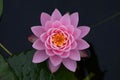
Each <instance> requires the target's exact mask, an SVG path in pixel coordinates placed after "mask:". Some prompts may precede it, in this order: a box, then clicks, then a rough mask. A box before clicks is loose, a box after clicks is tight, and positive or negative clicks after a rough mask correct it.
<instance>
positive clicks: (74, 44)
mask: <svg viewBox="0 0 120 80" xmlns="http://www.w3.org/2000/svg"><path fill="white" fill-rule="evenodd" d="M76 47H77V43H76V41H74V42H73V43H72V44H71V49H75V48H76Z"/></svg>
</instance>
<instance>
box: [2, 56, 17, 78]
mask: <svg viewBox="0 0 120 80" xmlns="http://www.w3.org/2000/svg"><path fill="white" fill-rule="evenodd" d="M0 80H16V78H15V74H14V73H13V71H12V70H11V68H10V67H9V65H8V63H7V62H6V61H5V59H4V58H3V57H2V56H1V55H0Z"/></svg>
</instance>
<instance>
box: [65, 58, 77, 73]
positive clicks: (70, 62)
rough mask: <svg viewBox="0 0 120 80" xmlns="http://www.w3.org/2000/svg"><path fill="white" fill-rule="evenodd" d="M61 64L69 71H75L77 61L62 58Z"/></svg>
mask: <svg viewBox="0 0 120 80" xmlns="http://www.w3.org/2000/svg"><path fill="white" fill-rule="evenodd" d="M63 65H64V66H65V67H66V68H67V69H69V70H70V71H73V72H75V71H76V68H77V63H76V61H73V60H71V59H64V60H63Z"/></svg>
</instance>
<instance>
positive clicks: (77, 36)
mask: <svg viewBox="0 0 120 80" xmlns="http://www.w3.org/2000/svg"><path fill="white" fill-rule="evenodd" d="M80 35H81V30H79V29H75V30H74V33H73V36H74V38H75V39H77V38H79V37H80Z"/></svg>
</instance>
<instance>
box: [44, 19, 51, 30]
mask: <svg viewBox="0 0 120 80" xmlns="http://www.w3.org/2000/svg"><path fill="white" fill-rule="evenodd" d="M52 24H53V22H51V21H47V22H46V24H45V30H46V31H47V30H48V29H49V28H52Z"/></svg>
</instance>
